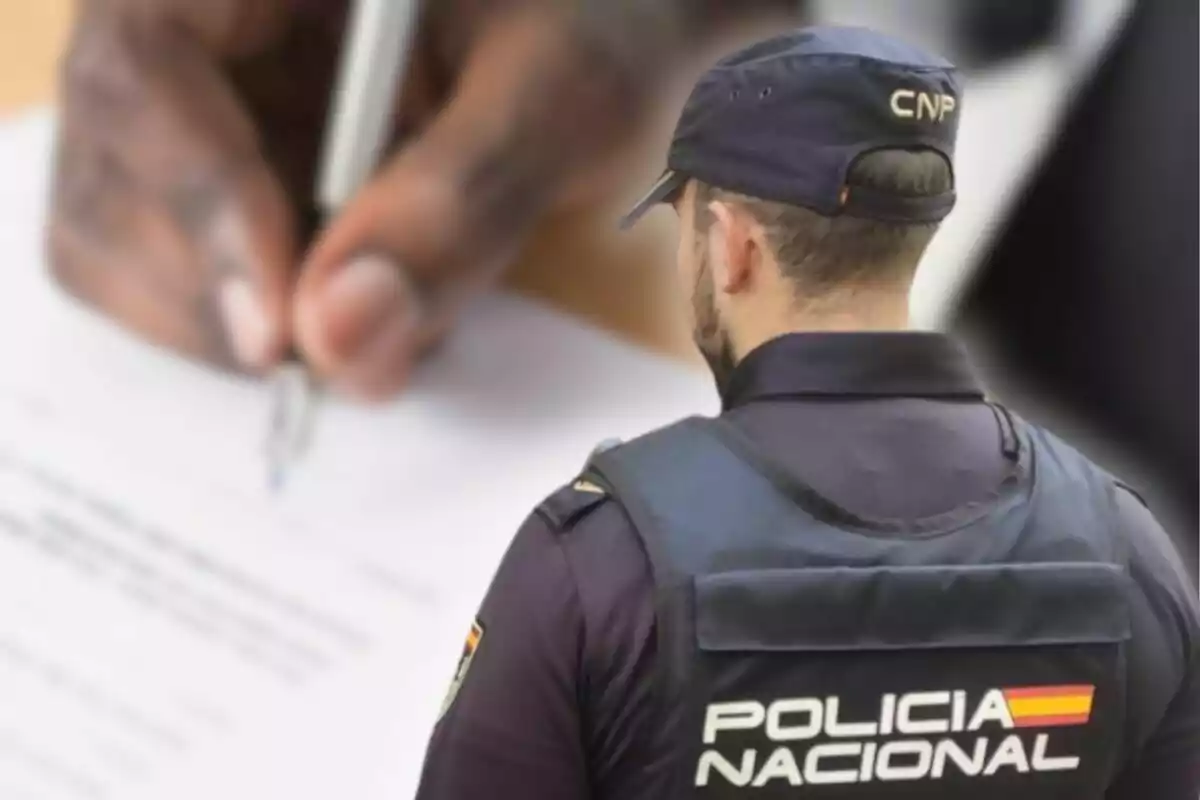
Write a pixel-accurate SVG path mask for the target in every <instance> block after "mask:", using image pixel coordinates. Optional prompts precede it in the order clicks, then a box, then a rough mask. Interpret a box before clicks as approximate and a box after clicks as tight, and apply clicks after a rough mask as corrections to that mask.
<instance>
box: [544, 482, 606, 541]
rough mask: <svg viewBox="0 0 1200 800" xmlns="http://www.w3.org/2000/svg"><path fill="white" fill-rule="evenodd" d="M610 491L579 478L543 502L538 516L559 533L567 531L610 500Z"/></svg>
mask: <svg viewBox="0 0 1200 800" xmlns="http://www.w3.org/2000/svg"><path fill="white" fill-rule="evenodd" d="M608 496H609V495H608V490H607V489H605V488H604V487H603V486H601V485H600V484H598V483H595V482H593V481H591V480H590V479H588V478H578V479H577V480H574V481H572V482H571V483H569V484H567V485H566V486H564V487H562V488H561V489H559V490H558V491H557V492H555V493H554V494H552V495H550V496H549V497H547V498H546V499H545V500H543V501H542V503H541V505H539V506H538V507H537V514H538V515H540V516H541V517H542V519H544V520H546V522H548V523H549V524H550V526H551V527H552V528H554V529H555V530H557V531H565V530H567V529H568V528H570V527H571V526H572V525H574V524H575V523H576V522H578V521H579V520H581V519H583V517H584V516H585V515H587V514H588V513H589V512H590V511H591V510H592V509H594V508H596V507H597V506H599V505H600V504H601V503H603V502H604V501H605V500H607V499H608Z"/></svg>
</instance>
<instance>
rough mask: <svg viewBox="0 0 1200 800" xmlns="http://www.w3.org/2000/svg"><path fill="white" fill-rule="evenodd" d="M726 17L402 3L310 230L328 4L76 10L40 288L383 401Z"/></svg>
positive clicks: (139, 4) (167, 0) (442, 0)
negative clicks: (371, 121) (382, 142)
mask: <svg viewBox="0 0 1200 800" xmlns="http://www.w3.org/2000/svg"><path fill="white" fill-rule="evenodd" d="M787 2H788V3H789V4H790V3H791V2H792V0H787ZM726 5H730V4H726ZM726 5H722V4H706V3H696V2H694V1H693V0H647V1H646V2H638V3H617V2H612V0H578V2H572V3H563V2H561V0H497V1H496V2H488V3H483V2H478V0H436V1H434V2H425V3H422V12H421V19H420V25H419V27H418V30H417V31H416V33H415V36H414V38H413V39H412V43H411V44H412V47H411V48H410V51H411V57H410V58H409V59H408V64H409V69H408V71H407V74H406V77H405V80H404V81H403V85H401V86H399V87H398V95H399V98H401V102H399V103H398V104H396V105H394V107H393V108H391V109H388V110H390V111H392V112H393V114H392V117H391V119H390V120H389V122H390V125H389V133H390V141H389V143H388V147H387V148H386V152H385V153H384V156H383V161H382V164H381V166H380V167H379V169H378V170H377V171H376V172H375V173H374V175H373V177H371V179H370V180H369V181H368V182H367V183H366V184H365V185H364V186H363V188H362V189H361V191H359V192H358V193H357V194H355V195H353V196H352V197H351V198H350V199H349V201H348V202H347V203H346V204H345V206H344V207H343V208H342V209H341V210H340V211H339V212H337V213H336V215H334V216H333V217H332V218H331V219H328V220H326V219H324V218H323V215H322V214H321V213H315V214H310V213H307V212H306V209H307V207H309V206H311V204H312V202H311V199H312V197H313V193H314V190H315V187H317V185H318V183H319V180H318V178H319V168H318V164H319V162H320V159H321V155H322V153H323V151H324V144H325V141H326V132H327V130H328V124H327V123H328V119H329V115H330V111H331V109H330V108H329V100H330V98H331V97H332V96H333V95H334V94H335V84H336V80H337V78H336V76H337V73H338V68H339V64H340V61H339V54H340V53H341V52H342V45H343V41H344V35H345V28H346V23H347V17H348V13H347V11H348V8H349V3H348V2H346V1H345V0H104V1H103V2H101V0H84V1H83V2H81V3H79V14H78V17H77V23H76V27H75V31H74V34H73V37H72V40H71V43H70V46H69V50H68V55H67V58H66V60H65V62H64V65H63V82H62V87H61V91H60V98H61V113H60V118H59V119H60V131H59V153H58V168H57V170H56V175H55V186H54V200H53V204H52V209H51V225H50V260H51V264H52V267H53V270H54V273H55V276H56V278H57V279H58V280H59V282H60V283H61V284H62V285H63V286H65V287H66V288H67V289H69V290H70V291H71V292H73V293H74V294H75V295H77V296H78V297H80V298H82V299H84V300H86V301H87V302H89V303H90V304H92V305H93V306H95V307H96V308H98V309H100V310H101V311H103V312H104V313H106V314H108V315H109V316H111V317H113V318H114V319H116V320H118V321H119V322H121V323H122V324H124V325H125V326H126V327H128V328H129V329H131V330H132V331H135V332H136V333H138V334H140V335H141V336H143V337H145V338H147V339H149V340H151V341H154V342H156V343H159V344H163V345H165V346H168V347H171V348H173V349H175V350H177V351H179V352H182V353H185V354H187V355H189V356H192V357H195V358H198V359H202V360H205V361H207V362H209V363H212V364H217V365H220V366H223V367H225V368H228V369H231V370H237V371H241V372H246V373H251V374H257V375H264V376H265V375H270V374H273V372H274V370H275V368H276V367H277V365H279V364H280V363H281V361H282V360H283V359H284V358H285V357H286V356H287V355H288V354H289V353H290V352H292V351H293V350H295V351H297V352H298V353H299V354H300V355H301V356H302V357H303V360H304V362H305V363H306V364H307V366H308V368H309V369H310V370H311V372H312V374H313V375H314V377H315V378H316V379H318V380H319V381H320V382H322V383H323V384H325V385H327V386H329V387H330V388H331V389H332V390H334V391H338V392H343V393H346V394H349V395H352V396H355V397H362V398H367V399H378V398H386V397H389V396H391V395H392V394H394V393H395V392H396V391H398V390H399V389H401V388H402V387H403V386H404V385H405V382H406V380H407V378H408V376H409V374H410V372H411V368H412V366H413V363H414V361H415V359H417V357H418V356H419V355H420V354H421V353H422V352H424V351H425V350H427V349H428V348H429V347H430V346H431V345H432V344H433V343H434V342H435V341H436V340H437V339H438V337H439V336H440V335H442V334H443V333H444V332H445V331H446V330H448V328H449V327H450V325H451V324H452V322H453V320H454V318H455V316H456V314H457V313H458V311H459V310H460V309H461V308H462V306H463V304H464V302H465V301H466V300H467V299H469V298H470V297H471V296H472V294H473V293H474V292H475V291H477V290H478V289H480V288H482V287H485V286H487V285H488V284H489V283H490V281H491V280H492V279H494V278H495V277H496V276H497V275H498V274H499V272H500V271H501V270H502V268H503V267H504V266H505V265H506V264H507V263H508V261H509V260H510V259H511V258H512V257H513V255H514V254H515V253H516V252H517V251H518V249H519V248H520V246H521V244H522V242H523V239H524V238H525V236H526V235H527V234H528V233H529V231H530V230H531V228H532V226H533V225H534V224H535V222H536V221H537V220H538V219H539V218H541V217H542V216H544V215H545V214H546V213H547V212H548V211H550V210H552V209H554V208H559V207H561V206H562V204H563V203H565V202H569V201H573V200H579V199H581V198H584V197H588V196H595V195H598V194H602V193H603V192H604V191H605V189H606V188H608V187H611V186H612V185H613V183H614V182H615V181H616V180H619V177H620V174H619V172H617V171H615V170H613V169H612V161H611V160H609V159H607V158H606V157H607V156H608V155H610V154H613V153H614V152H616V149H617V148H618V147H619V146H620V145H622V144H623V143H625V142H627V141H628V140H629V136H630V134H631V132H632V131H634V130H635V129H636V127H637V120H638V117H637V112H639V111H641V110H642V109H643V108H644V107H645V106H646V102H645V101H646V99H647V98H648V97H651V96H652V95H653V90H654V88H655V86H656V81H655V78H656V77H661V76H663V75H665V73H666V69H665V66H666V65H667V64H669V63H671V62H672V60H673V59H675V58H676V57H677V56H678V55H679V54H680V53H682V52H683V51H684V50H685V49H686V46H688V45H689V44H691V43H694V42H695V41H696V40H697V39H698V38H699V37H701V36H703V35H705V34H706V33H707V32H710V29H711V27H712V26H713V25H716V24H717V23H719V22H721V21H723V20H722V19H721V17H720V16H719V9H721V8H725V7H726ZM781 5H782V3H781V0H755V2H747V3H746V4H744V6H745V7H744V9H743V11H741V12H739V13H749V12H752V11H759V10H762V9H763V8H767V7H772V6H781ZM737 6H738V8H743V4H737ZM401 143H403V146H402V147H401V146H400V145H401ZM319 211H320V209H318V212H319ZM310 217H311V218H312V221H311V222H310V221H309V218H310ZM563 266H564V268H569V266H570V265H569V264H564V265H563Z"/></svg>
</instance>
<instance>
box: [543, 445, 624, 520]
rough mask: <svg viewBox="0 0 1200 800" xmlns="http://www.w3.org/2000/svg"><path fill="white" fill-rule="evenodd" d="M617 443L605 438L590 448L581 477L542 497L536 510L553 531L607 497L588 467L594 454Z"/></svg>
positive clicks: (580, 515) (581, 516)
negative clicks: (590, 474) (591, 475)
mask: <svg viewBox="0 0 1200 800" xmlns="http://www.w3.org/2000/svg"><path fill="white" fill-rule="evenodd" d="M619 444H621V440H620V439H605V440H604V441H602V442H601V443H600V444H598V445H596V446H595V447H594V448H592V452H591V454H590V455H589V456H588V460H587V463H585V464H584V466H583V472H582V473H581V474H580V476H579V477H577V478H576V479H575V480H573V481H571V482H570V483H568V484H567V485H566V486H564V487H562V488H561V489H559V490H558V491H557V492H555V493H554V494H552V495H550V496H549V497H547V498H546V499H545V500H543V501H542V503H541V505H539V506H538V507H537V509H536V511H535V513H537V514H538V515H540V516H541V517H542V519H544V520H546V522H548V523H549V524H550V527H551V528H552V529H553V530H556V531H560V532H561V531H566V530H570V528H571V526H572V525H574V524H575V523H577V522H579V520H581V519H583V518H584V517H585V516H587V514H589V513H590V512H591V511H592V509H594V508H596V507H597V506H599V505H600V504H601V503H603V502H604V501H605V500H607V499H608V497H609V494H608V490H607V489H605V488H604V487H603V486H601V485H600V484H598V483H596V482H595V481H593V480H592V479H591V478H590V477H589V476H588V466H589V465H590V464H591V461H592V459H593V458H595V457H596V456H597V455H599V454H600V453H603V452H604V451H605V450H611V449H612V448H614V447H616V446H618V445H619Z"/></svg>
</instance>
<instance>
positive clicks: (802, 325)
mask: <svg viewBox="0 0 1200 800" xmlns="http://www.w3.org/2000/svg"><path fill="white" fill-rule="evenodd" d="M909 323H910V320H909V311H908V293H907V292H906V291H899V290H896V289H894V288H889V289H886V290H884V289H857V290H850V291H847V292H842V293H839V295H838V296H837V297H833V296H830V297H823V298H820V299H819V300H810V301H808V302H805V303H803V304H800V305H799V306H797V305H788V306H786V307H784V308H779V309H774V313H771V312H767V313H758V314H754V315H751V316H749V318H748V319H746V320H745V324H744V325H741V326H738V327H739V330H738V331H737V333H736V335H735V336H734V345H735V349H736V351H737V357H738V358H739V359H740V358H742V357H743V356H745V355H746V354H747V353H749V352H750V351H751V350H754V349H755V348H757V347H758V346H759V345H762V344H765V343H766V342H768V341H770V340H772V339H776V338H778V337H780V336H783V335H785V334H789V333H853V332H862V333H865V332H877V333H888V332H896V331H903V330H907V329H908V328H909Z"/></svg>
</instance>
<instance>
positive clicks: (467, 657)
mask: <svg viewBox="0 0 1200 800" xmlns="http://www.w3.org/2000/svg"><path fill="white" fill-rule="evenodd" d="M483 631H484V629H483V623H481V622H480V621H479V620H478V619H476V620H475V621H474V622H473V623H472V624H471V630H470V632H469V633H468V634H467V641H466V643H465V644H464V645H463V651H462V656H461V657H460V658H459V659H458V668H457V669H455V670H454V679H453V680H452V681H451V682H450V691H448V692H447V693H446V699H445V700H444V701H443V702H442V711H441V713H440V714H438V719H439V720H440V719H441V718H442V717H444V716H446V712H447V711H449V710H450V706H452V705H454V700H455V698H457V697H458V691H459V689H461V688H462V684H463V680H464V679H465V678H466V677H467V670H469V669H470V668H471V662H472V661H474V660H475V653H477V652H478V651H479V645H480V643H481V642H482V641H483Z"/></svg>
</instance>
